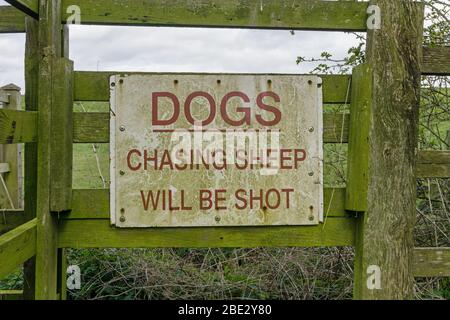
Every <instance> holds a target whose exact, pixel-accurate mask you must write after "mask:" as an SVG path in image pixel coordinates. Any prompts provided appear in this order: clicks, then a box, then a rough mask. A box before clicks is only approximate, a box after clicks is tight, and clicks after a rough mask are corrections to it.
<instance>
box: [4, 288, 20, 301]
mask: <svg viewBox="0 0 450 320" xmlns="http://www.w3.org/2000/svg"><path fill="white" fill-rule="evenodd" d="M17 300H23V291H22V290H0V301H17Z"/></svg>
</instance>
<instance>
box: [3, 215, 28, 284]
mask: <svg viewBox="0 0 450 320" xmlns="http://www.w3.org/2000/svg"><path fill="white" fill-rule="evenodd" d="M35 253H36V220H35V219H34V220H32V221H30V222H27V223H25V224H23V225H21V226H20V227H18V228H16V229H14V230H12V231H10V232H8V233H6V234H4V235H2V236H0V261H1V263H0V279H2V278H3V277H5V276H7V275H8V274H9V273H11V272H13V271H14V270H15V269H17V268H18V267H19V266H20V264H21V263H23V262H25V261H26V260H27V259H30V258H31V257H32V256H34V254H35Z"/></svg>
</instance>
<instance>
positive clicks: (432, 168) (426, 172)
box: [416, 150, 450, 178]
mask: <svg viewBox="0 0 450 320" xmlns="http://www.w3.org/2000/svg"><path fill="white" fill-rule="evenodd" d="M416 175H417V177H418V178H450V151H447V150H444V151H420V153H419V161H418V164H417V168H416Z"/></svg>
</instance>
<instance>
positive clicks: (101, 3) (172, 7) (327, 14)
mask: <svg viewBox="0 0 450 320" xmlns="http://www.w3.org/2000/svg"><path fill="white" fill-rule="evenodd" d="M71 4H74V3H73V1H72V0H63V8H66V7H67V6H69V5H71ZM76 4H77V5H78V6H79V7H80V8H81V12H82V17H81V23H82V24H99V25H140V26H188V27H225V28H258V29H288V30H292V29H294V30H333V31H365V30H366V29H367V23H366V21H367V13H366V11H367V7H368V4H367V3H363V2H344V1H338V2H331V1H320V0H297V1H294V2H293V1H287V0H264V1H261V0H238V1H223V0H203V1H190V0H172V1H170V2H167V1H163V0H156V1H155V0H139V1H137V0H128V1H110V0H77V1H76ZM63 12H64V13H65V12H66V10H63ZM69 15H70V14H67V15H66V17H67V16H69Z"/></svg>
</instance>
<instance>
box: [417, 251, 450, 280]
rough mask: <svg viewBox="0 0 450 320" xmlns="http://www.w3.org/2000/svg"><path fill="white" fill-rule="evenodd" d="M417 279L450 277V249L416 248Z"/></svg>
mask: <svg viewBox="0 0 450 320" xmlns="http://www.w3.org/2000/svg"><path fill="white" fill-rule="evenodd" d="M414 276H415V277H450V248H416V249H415V250H414Z"/></svg>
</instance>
